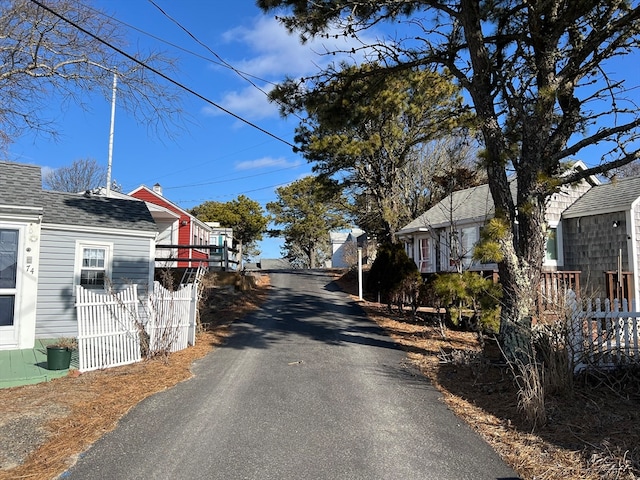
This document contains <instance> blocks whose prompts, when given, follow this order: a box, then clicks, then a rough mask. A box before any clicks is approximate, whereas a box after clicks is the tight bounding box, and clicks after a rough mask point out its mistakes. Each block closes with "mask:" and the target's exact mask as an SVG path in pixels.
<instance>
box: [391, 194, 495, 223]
mask: <svg viewBox="0 0 640 480" xmlns="http://www.w3.org/2000/svg"><path fill="white" fill-rule="evenodd" d="M493 212H494V206H493V199H492V198H491V193H490V191H489V185H486V184H485V185H480V186H477V187H471V188H466V189H464V190H459V191H457V192H454V193H452V194H451V195H449V196H447V197H446V198H445V199H443V200H441V201H440V202H438V203H437V204H436V205H434V206H433V207H431V208H430V209H429V210H427V211H426V212H424V213H423V214H422V215H420V216H419V217H418V218H416V219H415V220H413V221H412V222H410V223H409V224H407V225H406V226H404V227H403V228H402V229H400V231H399V232H398V233H399V234H402V233H410V232H412V231H417V230H428V229H430V228H438V227H441V226H443V225H449V224H450V223H451V222H452V221H453V222H454V223H455V222H460V221H463V220H481V219H488V218H491V217H492V216H493Z"/></svg>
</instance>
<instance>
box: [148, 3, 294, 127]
mask: <svg viewBox="0 0 640 480" xmlns="http://www.w3.org/2000/svg"><path fill="white" fill-rule="evenodd" d="M147 1H148V2H149V3H150V4H151V5H153V6H154V7H156V8H157V9H158V10H159V11H160V13H162V15H164V16H165V17H167V18H168V19H169V20H170V21H171V22H173V23H174V24H175V25H176V26H178V28H180V29H181V30H182V31H183V32H185V33H186V34H187V35H189V37H191V38H192V39H193V40H194V41H195V42H196V43H197V44H198V45H200V46H202V47H203V48H205V49H206V50H207V51H208V52H210V53H211V54H212V55H214V56H215V57H216V58H217V59H218V60H219V61H220V62H221V63H218V62H215V63H216V64H217V65H221V66H223V67H226V68H228V69H230V70H231V71H233V72H235V73H236V74H237V75H238V76H239V77H240V78H242V79H243V80H245V81H246V82H248V83H249V84H251V85H252V86H253V87H254V88H255V89H257V90H258V91H260V92H262V93H263V94H264V95H265V96H266V97H268V96H269V93H268V92H266V91H265V90H264V89H262V88H260V87H259V86H258V85H256V84H255V82H253V81H252V80H250V79H249V78H248V75H247V74H245V73H244V72H242V71H240V70H238V69H237V68H236V67H234V66H233V65H231V64H230V63H229V62H227V61H226V60H225V59H223V58H222V57H221V56H220V55H218V54H217V53H216V52H215V51H213V50H212V49H211V48H210V47H209V46H208V45H207V44H206V43H204V42H202V41H201V40H200V39H199V38H198V37H196V36H195V35H194V34H193V33H192V32H191V31H190V30H189V29H187V28H186V27H185V26H184V25H182V24H181V23H180V22H179V21H178V20H176V19H175V18H173V17H172V16H171V15H169V14H168V13H167V12H166V11H165V10H163V9H162V7H160V6H159V5H158V4H157V3H156V2H155V1H154V0H147ZM251 76H252V77H254V78H258V77H255V76H253V75H251ZM259 80H262V79H259ZM262 81H264V82H266V80H262ZM267 83H271V84H272V85H273V83H272V82H267ZM275 101H276V103H278V105H280V106H282V102H281V101H280V100H278V99H276V100H275ZM292 115H294V116H295V117H297V118H298V119H299V120H302V117H300V116H299V115H298V114H297V113H295V112H293V113H292Z"/></svg>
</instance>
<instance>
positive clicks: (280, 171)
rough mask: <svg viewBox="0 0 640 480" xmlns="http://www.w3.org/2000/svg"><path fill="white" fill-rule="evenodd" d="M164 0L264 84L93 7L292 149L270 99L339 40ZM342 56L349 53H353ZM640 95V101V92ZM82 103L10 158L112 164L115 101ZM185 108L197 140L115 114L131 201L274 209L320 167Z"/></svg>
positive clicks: (246, 0) (115, 2)
mask: <svg viewBox="0 0 640 480" xmlns="http://www.w3.org/2000/svg"><path fill="white" fill-rule="evenodd" d="M154 1H155V3H156V4H158V5H159V6H160V7H161V8H162V9H163V10H164V11H165V12H166V13H167V14H168V15H169V16H171V17H172V18H174V19H175V20H176V21H177V22H179V23H180V25H182V26H183V27H185V28H186V29H188V30H189V32H190V33H191V34H193V35H194V36H195V37H196V38H197V39H198V40H199V41H200V42H201V43H203V44H205V45H206V46H207V47H208V48H209V49H210V50H212V51H213V52H215V54H217V55H218V56H219V57H220V58H222V59H223V60H224V61H225V62H227V63H229V64H231V65H232V66H234V67H235V68H237V69H239V70H241V71H243V72H247V73H249V74H251V75H254V76H256V77H258V78H260V79H261V80H256V79H254V80H253V81H254V82H255V83H256V85H257V86H258V87H259V88H256V87H255V86H253V85H251V84H250V83H249V82H247V81H246V80H244V79H242V78H241V77H240V76H239V75H238V74H236V73H235V72H233V71H232V70H230V69H228V68H223V67H221V66H220V65H219V60H218V59H217V58H215V56H214V55H213V54H212V53H211V52H210V51H209V50H207V49H206V48H205V47H203V46H202V45H200V44H199V43H198V42H196V41H195V40H194V39H193V38H191V37H190V36H189V35H188V34H187V33H186V32H185V31H184V30H182V29H181V28H180V26H178V25H176V24H175V23H174V22H172V21H171V20H170V19H169V18H167V17H166V16H165V15H163V14H162V12H160V10H158V9H157V8H156V7H155V6H154V5H153V3H151V2H150V1H148V0H95V1H94V3H93V5H95V6H96V7H97V8H100V9H102V10H104V11H105V12H107V13H109V14H110V15H112V16H113V17H115V18H116V19H118V20H119V21H121V22H123V23H124V24H125V25H123V28H124V29H125V30H126V31H127V33H128V41H129V44H130V46H129V47H128V49H127V50H128V51H129V52H130V53H133V52H135V51H136V50H137V49H144V48H152V49H155V50H163V51H165V52H166V53H167V54H168V55H170V56H172V57H174V58H176V59H177V60H178V69H177V71H176V72H175V74H174V75H173V78H174V79H175V80H176V81H178V82H180V83H182V84H184V85H186V86H187V87H189V88H190V89H192V90H194V91H196V92H197V93H198V94H200V95H202V96H203V97H206V98H208V99H209V100H211V101H213V102H215V103H217V104H219V105H222V106H223V107H224V108H226V109H228V110H230V111H232V112H233V113H235V114H237V115H239V116H241V117H243V118H245V119H246V120H248V121H250V122H252V123H254V124H256V125H258V126H260V127H261V128H263V129H265V130H268V131H269V132H271V133H272V134H273V135H275V136H276V137H279V138H281V139H283V140H285V141H286V142H289V143H293V135H294V129H295V127H296V124H297V121H296V119H295V118H293V119H282V118H281V117H280V116H279V114H278V110H277V107H276V106H275V105H273V104H270V103H269V102H268V101H267V99H266V96H265V94H264V93H263V92H262V91H261V90H265V91H268V90H269V89H270V88H272V84H273V83H277V82H280V81H282V80H283V79H284V78H285V77H286V76H291V77H300V76H306V75H310V74H313V73H315V72H317V71H318V68H319V67H321V66H323V65H326V64H327V62H328V61H329V60H336V58H335V57H325V56H323V55H321V52H323V51H325V49H329V50H330V49H331V48H332V45H330V44H326V43H325V42H329V40H323V41H322V42H311V43H309V44H307V45H304V46H302V45H300V44H299V42H298V39H297V37H296V36H289V35H288V34H287V32H286V30H285V29H284V28H283V27H282V26H281V25H280V24H278V23H277V21H276V20H275V18H274V16H273V14H269V15H264V14H263V13H262V12H261V11H260V10H259V9H258V8H257V7H256V5H255V2H254V0H234V1H212V0H180V1H179V2H176V1H169V0H154ZM127 25H129V26H132V27H135V29H134V28H130V27H129V26H127ZM141 31H142V32H146V33H148V34H150V35H152V36H153V37H157V38H153V37H151V36H148V35H145V33H142V32H141ZM161 40H164V41H166V42H168V43H164V42H162V41H161ZM170 44H174V45H177V46H179V47H180V49H178V48H175V47H174V46H172V45H170ZM340 47H341V48H342V49H345V45H344V44H342V45H340ZM347 49H348V48H347ZM185 50H187V51H189V52H193V53H188V52H186V51H185ZM202 57H204V58H202ZM639 57H640V55H638V53H637V52H636V53H635V54H634V55H633V57H632V58H628V59H625V60H624V61H623V62H620V63H618V64H617V65H616V69H617V70H618V73H619V74H620V73H621V74H622V76H626V77H628V78H629V79H630V80H631V82H632V83H633V84H634V85H637V84H638V78H640V75H639V74H640V68H639V65H640V62H638V61H634V60H639V59H640V58H639ZM634 96H635V97H636V99H637V100H638V102H637V103H640V99H639V98H638V96H639V95H638V90H637V89H636V92H635V95H634ZM83 100H84V101H85V103H86V104H88V105H89V106H90V107H89V108H88V109H82V108H81V107H79V106H75V105H70V106H69V107H68V108H67V109H65V110H64V111H60V104H59V103H56V101H55V99H52V102H51V112H50V115H53V116H54V117H55V118H56V120H57V125H58V127H59V129H58V130H59V133H60V138H59V139H58V140H57V141H53V140H50V139H48V138H44V137H42V136H31V135H25V136H23V137H22V138H20V139H17V140H16V141H15V143H13V144H12V145H11V146H10V148H9V158H8V159H9V160H11V161H16V162H23V163H32V164H37V165H40V166H42V167H45V168H56V167H60V166H65V165H69V164H70V163H71V162H73V161H74V160H76V159H80V158H93V159H96V160H97V161H98V162H99V163H101V164H103V165H105V166H106V164H107V159H108V146H109V145H108V142H109V127H110V110H111V105H110V101H109V100H108V99H104V98H102V97H98V96H96V97H87V98H86V99H83ZM183 100H184V103H183V108H184V110H185V111H186V112H187V114H188V118H187V120H186V123H185V127H186V129H187V131H185V132H183V133H181V134H179V135H178V136H177V137H175V138H173V139H170V138H166V137H165V138H163V137H158V136H157V135H155V134H153V133H150V132H149V129H148V127H147V126H146V125H143V124H138V123H137V122H136V121H135V120H134V119H133V118H132V117H131V116H129V115H127V113H126V112H124V110H123V109H117V111H116V118H115V136H114V150H113V171H112V178H113V179H115V180H116V181H117V182H118V183H119V184H121V185H122V186H123V190H124V191H125V192H128V191H130V190H133V189H134V188H136V187H138V186H139V185H143V184H144V185H147V186H152V185H154V184H155V183H156V182H157V183H160V184H161V185H162V187H163V189H164V194H165V196H166V197H167V198H168V199H170V200H172V201H173V202H174V203H177V204H179V205H180V206H181V207H183V208H185V209H188V208H191V207H194V206H196V205H198V204H201V203H203V202H205V201H207V200H212V201H219V202H227V201H230V200H233V199H235V198H237V197H238V196H239V195H241V194H243V195H246V196H247V197H249V198H251V199H253V200H255V201H257V202H259V203H260V204H262V205H263V206H264V205H265V204H266V203H267V202H269V201H273V200H275V199H276V195H275V189H276V188H277V187H278V186H281V185H286V184H288V183H290V182H292V181H294V180H296V179H298V178H301V177H303V176H305V175H308V174H310V173H311V167H310V165H308V164H307V163H306V161H305V160H304V159H303V158H302V157H301V156H300V155H299V154H296V153H294V152H293V151H292V149H291V147H290V146H288V145H286V144H285V143H283V142H281V141H278V140H276V139H274V138H272V137H271V136H268V135H266V134H265V133H263V132H260V131H259V130H257V129H255V128H252V127H250V126H249V125H246V124H244V123H242V122H240V121H239V120H237V119H235V118H233V117H232V116H230V115H228V114H226V113H223V112H222V111H220V110H218V109H216V108H214V107H212V106H211V105H210V104H208V103H206V102H204V101H203V100H201V99H199V98H197V97H195V96H192V95H190V94H188V93H185V94H184V97H183ZM585 155H586V157H585V156H583V155H581V156H580V158H582V159H584V160H585V162H586V163H588V164H595V163H598V161H597V160H599V154H598V152H597V151H593V152H587V153H586V154H585ZM596 159H597V160H596ZM590 160H592V161H590ZM281 243H282V242H281V241H280V240H278V239H267V238H265V240H264V241H263V242H262V243H261V245H260V247H261V250H262V255H261V257H262V258H276V257H280V245H281Z"/></svg>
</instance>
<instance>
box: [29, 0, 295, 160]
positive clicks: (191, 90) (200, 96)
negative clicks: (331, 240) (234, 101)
mask: <svg viewBox="0 0 640 480" xmlns="http://www.w3.org/2000/svg"><path fill="white" fill-rule="evenodd" d="M31 2H32V3H35V4H36V5H38V6H39V7H40V8H42V9H44V10H46V11H48V12H49V13H51V14H52V15H55V16H56V17H58V18H59V19H61V20H63V21H65V22H67V23H68V24H69V25H71V26H72V27H74V28H77V29H78V30H80V31H81V32H82V33H84V34H86V35H88V36H90V37H91V38H93V39H94V40H97V41H98V42H100V43H102V44H103V45H106V46H107V47H109V48H111V49H112V50H114V51H116V52H118V53H119V54H120V55H122V56H124V57H125V58H127V59H129V60H131V61H132V62H134V63H136V64H138V65H140V66H141V67H143V68H146V69H147V70H149V71H151V72H153V73H155V74H156V75H158V76H160V77H162V78H164V79H165V80H166V81H168V82H170V83H172V84H173V85H176V86H177V87H179V88H182V89H183V90H185V91H186V92H189V93H191V94H192V95H194V96H196V97H198V98H199V99H200V100H202V101H204V102H207V103H208V104H210V105H212V106H214V107H216V108H218V109H219V110H222V111H223V112H225V113H226V114H228V115H231V116H232V117H234V118H236V119H237V120H240V121H241V122H243V123H246V124H247V125H249V126H250V127H253V128H255V129H256V130H259V131H260V132H262V133H264V134H265V135H269V136H270V137H272V138H274V139H276V140H278V141H279V142H282V143H284V144H285V145H288V146H290V147H291V148H292V149H293V150H294V151H297V147H296V146H295V145H293V144H292V143H290V142H288V141H287V140H285V139H283V138H281V137H278V136H277V135H275V134H273V133H271V132H269V131H268V130H265V129H264V128H262V127H260V126H258V125H256V124H255V123H253V122H250V121H249V120H246V119H245V118H243V117H241V116H240V115H238V114H235V113H233V112H232V111H230V110H228V109H226V108H224V107H223V106H222V105H218V104H217V103H215V102H214V101H213V100H210V99H208V98H207V97H205V96H203V95H201V94H199V93H198V92H196V91H195V90H193V89H191V88H189V87H187V86H186V85H183V84H182V83H180V82H178V81H176V80H174V79H173V78H171V77H169V76H168V75H165V74H164V73H162V72H161V71H159V70H157V69H155V68H153V67H151V66H149V65H146V64H145V63H144V62H141V61H140V60H138V59H137V58H135V57H134V56H132V55H129V54H128V53H127V52H125V51H124V50H122V49H120V48H118V47H116V46H115V45H112V44H111V43H109V42H107V41H106V40H103V39H102V38H100V37H98V36H97V35H95V34H94V33H92V32H89V31H88V30H86V29H85V28H83V27H81V26H80V25H78V24H77V23H75V22H73V21H72V20H69V19H68V18H66V17H65V16H64V15H61V14H59V13H58V12H56V11H54V10H53V9H51V8H49V7H48V6H46V5H44V4H42V3H41V2H39V1H38V0H31Z"/></svg>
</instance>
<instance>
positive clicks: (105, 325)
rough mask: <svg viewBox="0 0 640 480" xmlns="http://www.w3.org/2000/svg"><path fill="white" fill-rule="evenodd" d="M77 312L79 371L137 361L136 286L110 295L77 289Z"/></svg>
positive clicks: (138, 333)
mask: <svg viewBox="0 0 640 480" xmlns="http://www.w3.org/2000/svg"><path fill="white" fill-rule="evenodd" d="M76 311H77V314H78V363H79V364H78V367H79V369H80V371H81V372H86V371H89V370H97V369H99V368H108V367H116V366H119V365H127V364H129V363H134V362H139V361H140V358H141V357H140V327H139V322H138V321H137V320H138V290H137V288H136V285H130V286H129V287H127V288H126V289H125V290H123V291H121V292H119V293H117V294H113V295H110V294H104V293H103V294H100V293H96V292H94V291H92V290H87V289H85V288H83V287H81V286H77V287H76Z"/></svg>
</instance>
